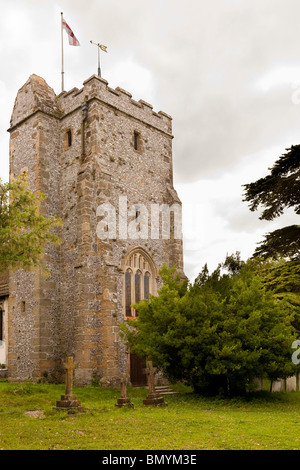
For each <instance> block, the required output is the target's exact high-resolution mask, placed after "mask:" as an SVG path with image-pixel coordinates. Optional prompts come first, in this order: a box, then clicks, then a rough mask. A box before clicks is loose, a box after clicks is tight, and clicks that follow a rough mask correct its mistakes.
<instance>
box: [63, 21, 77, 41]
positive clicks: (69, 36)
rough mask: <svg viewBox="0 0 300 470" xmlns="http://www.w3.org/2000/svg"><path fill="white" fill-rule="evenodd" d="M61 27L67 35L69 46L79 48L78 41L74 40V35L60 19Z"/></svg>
mask: <svg viewBox="0 0 300 470" xmlns="http://www.w3.org/2000/svg"><path fill="white" fill-rule="evenodd" d="M62 25H63V28H64V30H65V31H66V32H67V34H68V38H69V44H70V46H80V43H79V41H78V39H77V38H76V36H75V34H74V33H73V31H72V30H71V28H70V26H69V25H68V23H67V22H66V21H65V20H64V19H63V18H62Z"/></svg>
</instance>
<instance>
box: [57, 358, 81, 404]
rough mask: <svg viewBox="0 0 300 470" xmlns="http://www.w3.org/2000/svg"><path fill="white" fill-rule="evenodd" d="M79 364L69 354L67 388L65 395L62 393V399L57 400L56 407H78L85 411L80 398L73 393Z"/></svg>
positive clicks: (66, 366) (66, 367)
mask: <svg viewBox="0 0 300 470" xmlns="http://www.w3.org/2000/svg"><path fill="white" fill-rule="evenodd" d="M76 365H77V364H75V363H74V362H73V357H71V356H69V357H67V359H66V362H65V364H64V366H65V369H66V388H65V395H61V399H60V400H58V401H57V402H56V409H58V410H64V411H66V410H70V409H76V410H78V411H83V408H82V406H81V402H80V400H77V397H76V395H73V374H74V369H75V367H76Z"/></svg>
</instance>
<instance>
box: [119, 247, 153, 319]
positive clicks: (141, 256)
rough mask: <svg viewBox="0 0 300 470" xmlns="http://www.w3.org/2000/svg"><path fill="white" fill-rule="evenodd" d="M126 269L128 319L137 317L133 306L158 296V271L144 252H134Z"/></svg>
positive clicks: (125, 298) (125, 294) (127, 261)
mask: <svg viewBox="0 0 300 470" xmlns="http://www.w3.org/2000/svg"><path fill="white" fill-rule="evenodd" d="M124 267H125V269H124V271H125V276H124V291H125V292H124V301H125V302H124V304H125V312H124V313H125V316H126V317H136V316H137V312H136V310H135V309H134V308H133V307H132V305H133V304H135V303H138V302H140V301H141V300H142V299H149V298H150V294H153V295H155V294H156V269H155V266H154V263H153V261H152V260H151V259H150V256H149V255H147V254H146V253H142V251H134V253H132V254H131V255H130V256H129V257H128V258H127V260H126V262H125V266H124Z"/></svg>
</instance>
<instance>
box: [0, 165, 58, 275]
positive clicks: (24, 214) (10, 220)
mask: <svg viewBox="0 0 300 470" xmlns="http://www.w3.org/2000/svg"><path fill="white" fill-rule="evenodd" d="M44 199H45V196H44V195H43V194H41V193H38V194H34V193H32V192H31V191H30V189H29V182H28V178H27V176H26V175H25V174H23V175H21V176H19V177H18V178H17V179H16V180H14V181H12V182H10V183H4V182H2V181H1V180H0V271H5V270H7V269H18V268H23V269H31V268H33V267H36V266H41V267H43V265H42V263H41V258H42V256H43V253H44V249H45V247H46V245H47V244H49V243H55V244H58V243H59V242H60V239H59V238H58V236H57V235H56V234H55V233H54V232H53V229H54V228H55V227H58V226H60V225H61V220H60V219H58V218H57V217H56V216H54V217H48V218H47V217H44V216H43V215H41V214H40V213H39V208H40V205H41V203H42V201H43V200H44Z"/></svg>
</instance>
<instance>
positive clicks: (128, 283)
mask: <svg viewBox="0 0 300 470" xmlns="http://www.w3.org/2000/svg"><path fill="white" fill-rule="evenodd" d="M131 276H132V272H131V270H130V269H127V271H126V273H125V310H126V317H131V316H132V314H131V304H132V302H131Z"/></svg>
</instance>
